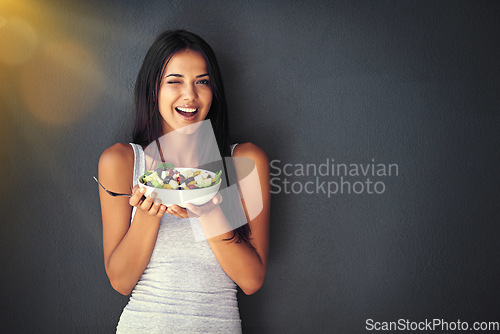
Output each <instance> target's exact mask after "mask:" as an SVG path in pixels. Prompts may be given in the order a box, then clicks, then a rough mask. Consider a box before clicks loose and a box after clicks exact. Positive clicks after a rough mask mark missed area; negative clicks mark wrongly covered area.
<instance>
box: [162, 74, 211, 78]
mask: <svg viewBox="0 0 500 334" xmlns="http://www.w3.org/2000/svg"><path fill="white" fill-rule="evenodd" d="M207 76H208V73H203V74H200V75H197V76H196V78H202V77H207ZM168 77H178V78H184V76H183V75H182V74H175V73H172V74H169V75H167V76H166V77H165V78H168Z"/></svg>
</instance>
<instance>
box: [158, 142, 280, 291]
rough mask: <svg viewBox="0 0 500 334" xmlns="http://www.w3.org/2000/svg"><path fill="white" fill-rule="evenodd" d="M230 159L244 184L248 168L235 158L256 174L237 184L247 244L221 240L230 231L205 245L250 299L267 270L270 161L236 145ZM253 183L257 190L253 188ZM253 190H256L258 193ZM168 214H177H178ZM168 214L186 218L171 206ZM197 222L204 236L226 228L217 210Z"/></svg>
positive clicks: (256, 149) (250, 147) (260, 153)
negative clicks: (216, 227)
mask: <svg viewBox="0 0 500 334" xmlns="http://www.w3.org/2000/svg"><path fill="white" fill-rule="evenodd" d="M233 157H235V158H236V159H235V169H236V174H237V175H238V180H239V181H243V180H242V179H243V178H244V177H245V176H247V174H248V173H247V171H248V166H247V164H245V163H244V162H243V163H242V164H238V160H239V159H237V158H246V159H251V160H252V161H253V162H254V163H255V167H256V171H257V173H253V176H254V177H249V179H250V180H248V179H246V178H245V180H246V182H244V181H243V182H239V185H240V190H241V194H242V196H243V198H242V204H243V209H244V211H245V215H246V218H247V221H248V225H249V227H250V230H251V235H250V243H249V244H248V243H246V242H244V241H242V242H241V243H236V242H232V241H226V240H224V239H227V238H230V237H231V236H232V235H233V232H232V231H230V232H227V233H224V234H221V235H218V236H216V237H213V238H209V239H208V243H209V245H210V247H211V248H212V251H213V253H214V254H215V257H216V258H217V260H218V262H219V264H220V265H221V267H222V269H223V270H224V271H225V272H226V274H227V275H228V276H229V277H230V278H231V279H232V280H233V281H234V282H235V283H236V284H238V286H239V287H240V288H241V290H242V291H243V292H244V293H245V294H247V295H249V294H253V293H255V292H257V291H258V290H259V289H260V287H261V286H262V284H263V282H264V276H265V273H266V267H267V258H268V252H269V212H270V199H271V195H270V185H269V160H268V158H267V156H266V154H265V153H264V151H263V150H261V149H260V148H259V147H257V146H256V145H253V144H251V143H244V144H239V145H237V146H236V148H235V150H234V154H233ZM241 160H245V159H241ZM255 183H258V184H259V185H260V187H258V186H257V187H252V184H255ZM255 189H258V190H257V192H258V193H256V191H255ZM216 201H217V200H216ZM188 208H189V206H188ZM256 208H257V209H259V210H260V209H261V210H260V212H256ZM171 210H177V213H176V212H172V211H171ZM191 211H193V212H194V210H191ZM167 212H169V213H172V214H174V215H176V216H178V217H187V216H188V214H187V212H186V211H185V210H182V209H180V208H179V207H177V206H170V207H169V208H168V211H167ZM195 213H196V212H195ZM199 221H200V224H201V226H202V227H203V229H204V231H205V233H207V231H212V230H213V228H212V226H214V224H218V225H222V226H229V223H228V222H227V220H226V218H225V216H224V213H223V212H222V210H221V208H220V207H219V206H215V208H214V209H213V210H212V211H210V212H209V213H208V214H206V215H201V216H200V217H199ZM210 233H211V232H209V234H210Z"/></svg>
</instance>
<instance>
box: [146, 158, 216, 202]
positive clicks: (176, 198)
mask: <svg viewBox="0 0 500 334" xmlns="http://www.w3.org/2000/svg"><path fill="white" fill-rule="evenodd" d="M175 169H176V170H177V171H179V172H181V173H182V172H183V171H184V170H186V169H196V170H200V171H205V172H207V173H208V174H209V175H210V177H212V178H213V177H215V173H214V172H211V171H208V170H205V169H198V168H177V167H176V168H175ZM137 182H138V184H139V187H143V188H146V193H144V196H149V195H150V194H151V193H152V192H153V191H154V192H155V193H156V194H157V196H156V198H159V199H161V203H162V204H164V205H166V206H170V205H174V204H177V205H178V206H180V207H182V208H186V205H187V204H189V203H191V204H194V205H203V204H205V203H207V202H208V201H210V200H211V199H212V198H213V197H214V196H215V195H216V194H217V192H218V191H219V188H220V184H221V182H222V180H220V181H219V183H217V184H216V185H213V186H211V187H206V188H199V189H189V190H184V189H182V190H177V189H162V188H155V187H151V186H147V185H145V184H144V183H141V182H140V181H139V180H137Z"/></svg>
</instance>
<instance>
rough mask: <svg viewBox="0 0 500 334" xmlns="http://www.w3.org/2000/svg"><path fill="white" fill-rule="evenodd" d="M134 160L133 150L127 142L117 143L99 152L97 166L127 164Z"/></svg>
mask: <svg viewBox="0 0 500 334" xmlns="http://www.w3.org/2000/svg"><path fill="white" fill-rule="evenodd" d="M133 161H134V151H133V149H132V146H130V145H129V144H123V143H117V144H114V145H113V146H111V147H108V148H107V149H106V150H104V152H102V154H101V158H100V159H99V166H102V167H105V168H113V167H115V166H120V165H121V166H123V165H124V164H125V165H128V164H129V163H130V162H133Z"/></svg>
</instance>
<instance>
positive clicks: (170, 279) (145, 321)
mask: <svg viewBox="0 0 500 334" xmlns="http://www.w3.org/2000/svg"><path fill="white" fill-rule="evenodd" d="M131 145H132V147H133V149H134V161H135V165H134V186H135V184H136V182H137V181H136V180H137V179H138V178H139V176H140V175H142V174H143V173H144V172H145V170H144V169H145V166H144V152H143V150H142V147H141V146H140V145H136V144H131ZM235 146H236V144H235V145H232V146H231V154H232V152H233V150H234V147H235ZM134 215H135V208H134V211H133V212H132V219H133V217H134ZM200 232H201V233H203V232H202V230H201V226H200V223H199V221H198V219H196V218H177V217H174V216H172V215H170V214H168V213H165V214H164V216H163V217H162V219H161V223H160V227H159V230H158V237H157V240H156V244H155V247H154V250H153V254H152V255H151V259H150V260H149V264H148V266H147V268H146V270H145V271H144V273H143V275H142V277H141V278H140V279H139V282H137V285H136V286H135V288H134V290H133V291H132V294H131V296H130V299H129V302H128V304H127V306H126V307H125V309H124V310H123V313H122V315H121V317H120V321H119V323H118V326H117V333H241V320H240V315H239V310H238V302H237V299H236V292H237V287H236V284H235V283H234V282H233V281H232V280H231V278H229V277H228V276H227V275H226V273H225V272H224V270H223V269H222V268H221V266H220V265H219V262H218V261H217V258H216V257H215V255H214V254H213V252H212V249H211V248H210V245H209V244H208V242H207V241H206V240H202V241H196V240H195V234H196V233H200Z"/></svg>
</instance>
